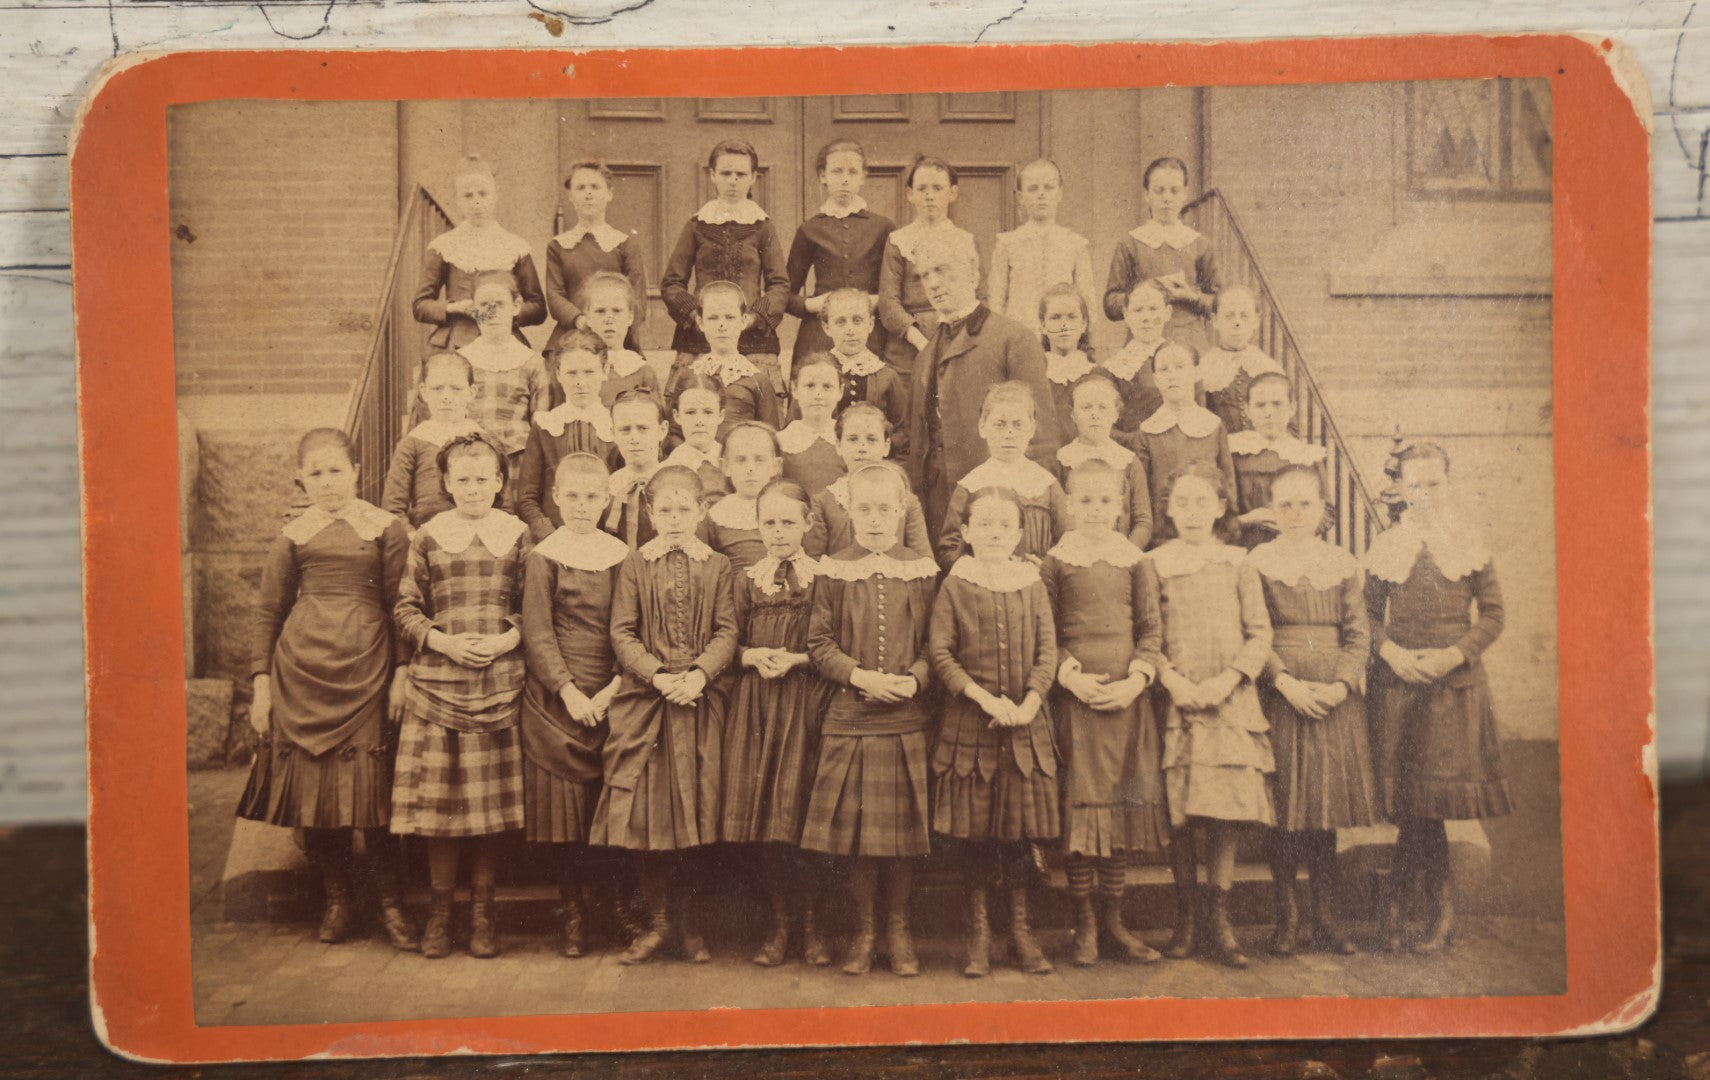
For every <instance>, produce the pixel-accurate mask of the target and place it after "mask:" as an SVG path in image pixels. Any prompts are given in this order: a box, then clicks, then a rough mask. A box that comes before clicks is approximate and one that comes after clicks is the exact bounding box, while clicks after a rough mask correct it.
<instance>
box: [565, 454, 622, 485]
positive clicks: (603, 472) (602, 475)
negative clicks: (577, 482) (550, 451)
mask: <svg viewBox="0 0 1710 1080" xmlns="http://www.w3.org/2000/svg"><path fill="white" fill-rule="evenodd" d="M610 475H611V473H610V471H609V470H608V469H607V468H606V463H605V462H604V461H601V460H600V459H599V458H597V457H595V456H594V455H593V454H590V453H587V452H586V451H581V450H578V451H577V452H576V453H574V454H565V455H564V456H563V457H561V458H559V459H558V465H557V467H555V468H554V469H553V470H552V486H553V487H555V488H556V487H557V486H558V485H559V484H562V483H563V482H564V481H565V480H566V479H568V478H569V477H572V476H586V477H589V478H590V479H594V478H597V479H599V480H605V479H606V478H607V477H608V476H610Z"/></svg>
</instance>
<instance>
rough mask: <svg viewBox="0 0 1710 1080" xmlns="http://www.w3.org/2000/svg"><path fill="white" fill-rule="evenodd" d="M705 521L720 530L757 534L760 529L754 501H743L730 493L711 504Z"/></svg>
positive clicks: (757, 507) (757, 509)
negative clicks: (735, 530)
mask: <svg viewBox="0 0 1710 1080" xmlns="http://www.w3.org/2000/svg"><path fill="white" fill-rule="evenodd" d="M707 520H708V521H710V522H712V523H713V524H714V525H717V526H718V527H719V528H721V529H740V530H742V531H744V532H757V531H759V528H760V507H759V505H758V503H757V502H756V501H755V500H754V499H745V498H743V497H742V496H741V495H738V494H736V493H734V492H732V493H731V494H729V495H726V496H724V497H723V498H721V499H719V501H718V502H715V503H713V504H712V509H710V510H708V511H707Z"/></svg>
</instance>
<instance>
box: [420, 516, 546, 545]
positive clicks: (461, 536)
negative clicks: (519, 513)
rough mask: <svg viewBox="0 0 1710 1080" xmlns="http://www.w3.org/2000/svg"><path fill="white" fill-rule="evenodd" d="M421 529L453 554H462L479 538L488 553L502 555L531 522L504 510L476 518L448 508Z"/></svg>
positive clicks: (524, 533)
mask: <svg viewBox="0 0 1710 1080" xmlns="http://www.w3.org/2000/svg"><path fill="white" fill-rule="evenodd" d="M421 531H422V532H425V533H427V534H428V535H429V536H431V537H433V538H434V542H435V543H437V544H439V546H440V547H442V548H444V549H445V550H446V551H449V552H450V553H451V554H453V555H460V554H462V553H463V552H464V551H465V550H466V549H467V548H468V547H469V545H470V544H472V543H474V542H475V540H476V538H479V539H480V541H481V544H482V546H483V547H485V548H486V549H487V551H488V553H489V554H492V555H503V554H504V553H505V552H507V551H509V550H511V548H512V547H514V546H515V545H516V542H517V541H518V540H519V539H521V538H522V537H523V536H525V535H526V534H527V533H528V524H527V523H526V522H524V521H523V519H522V518H519V517H514V516H512V515H511V514H507V513H505V511H503V510H489V511H487V512H486V513H485V514H483V515H482V516H481V517H479V518H474V519H471V518H466V517H464V516H463V515H462V514H459V513H458V512H457V511H456V510H445V511H442V512H440V513H438V514H435V515H434V516H433V517H432V518H430V519H428V521H427V522H426V523H425V524H423V525H422V528H421Z"/></svg>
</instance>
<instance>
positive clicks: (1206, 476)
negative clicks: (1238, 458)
mask: <svg viewBox="0 0 1710 1080" xmlns="http://www.w3.org/2000/svg"><path fill="white" fill-rule="evenodd" d="M1191 479H1198V480H1204V481H1205V482H1206V483H1208V484H1210V485H1211V490H1212V491H1213V492H1215V493H1216V495H1217V497H1218V498H1219V499H1221V500H1223V502H1224V503H1225V504H1227V503H1228V502H1229V489H1228V488H1226V487H1225V486H1224V484H1223V473H1222V472H1221V471H1219V470H1218V468H1217V467H1216V466H1215V465H1212V464H1211V463H1210V462H1206V461H1191V462H1189V463H1188V464H1186V465H1183V466H1182V467H1181V468H1179V469H1176V470H1175V471H1174V472H1172V473H1170V477H1169V479H1168V480H1166V481H1164V501H1165V502H1166V503H1168V502H1169V501H1170V496H1171V495H1174V494H1175V492H1176V485H1177V484H1179V483H1181V482H1182V481H1183V480H1191Z"/></svg>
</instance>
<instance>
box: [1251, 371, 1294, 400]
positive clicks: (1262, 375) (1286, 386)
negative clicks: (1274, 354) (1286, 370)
mask: <svg viewBox="0 0 1710 1080" xmlns="http://www.w3.org/2000/svg"><path fill="white" fill-rule="evenodd" d="M1269 383H1282V388H1283V392H1284V393H1286V394H1287V395H1288V398H1289V400H1290V401H1293V400H1294V384H1293V383H1292V382H1289V379H1288V376H1287V375H1284V374H1283V373H1282V372H1280V371H1261V372H1259V373H1258V374H1257V375H1255V376H1253V378H1252V379H1251V380H1250V381H1249V382H1248V383H1247V400H1248V401H1252V400H1253V388H1254V387H1258V386H1265V385H1267V384H1269Z"/></svg>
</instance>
